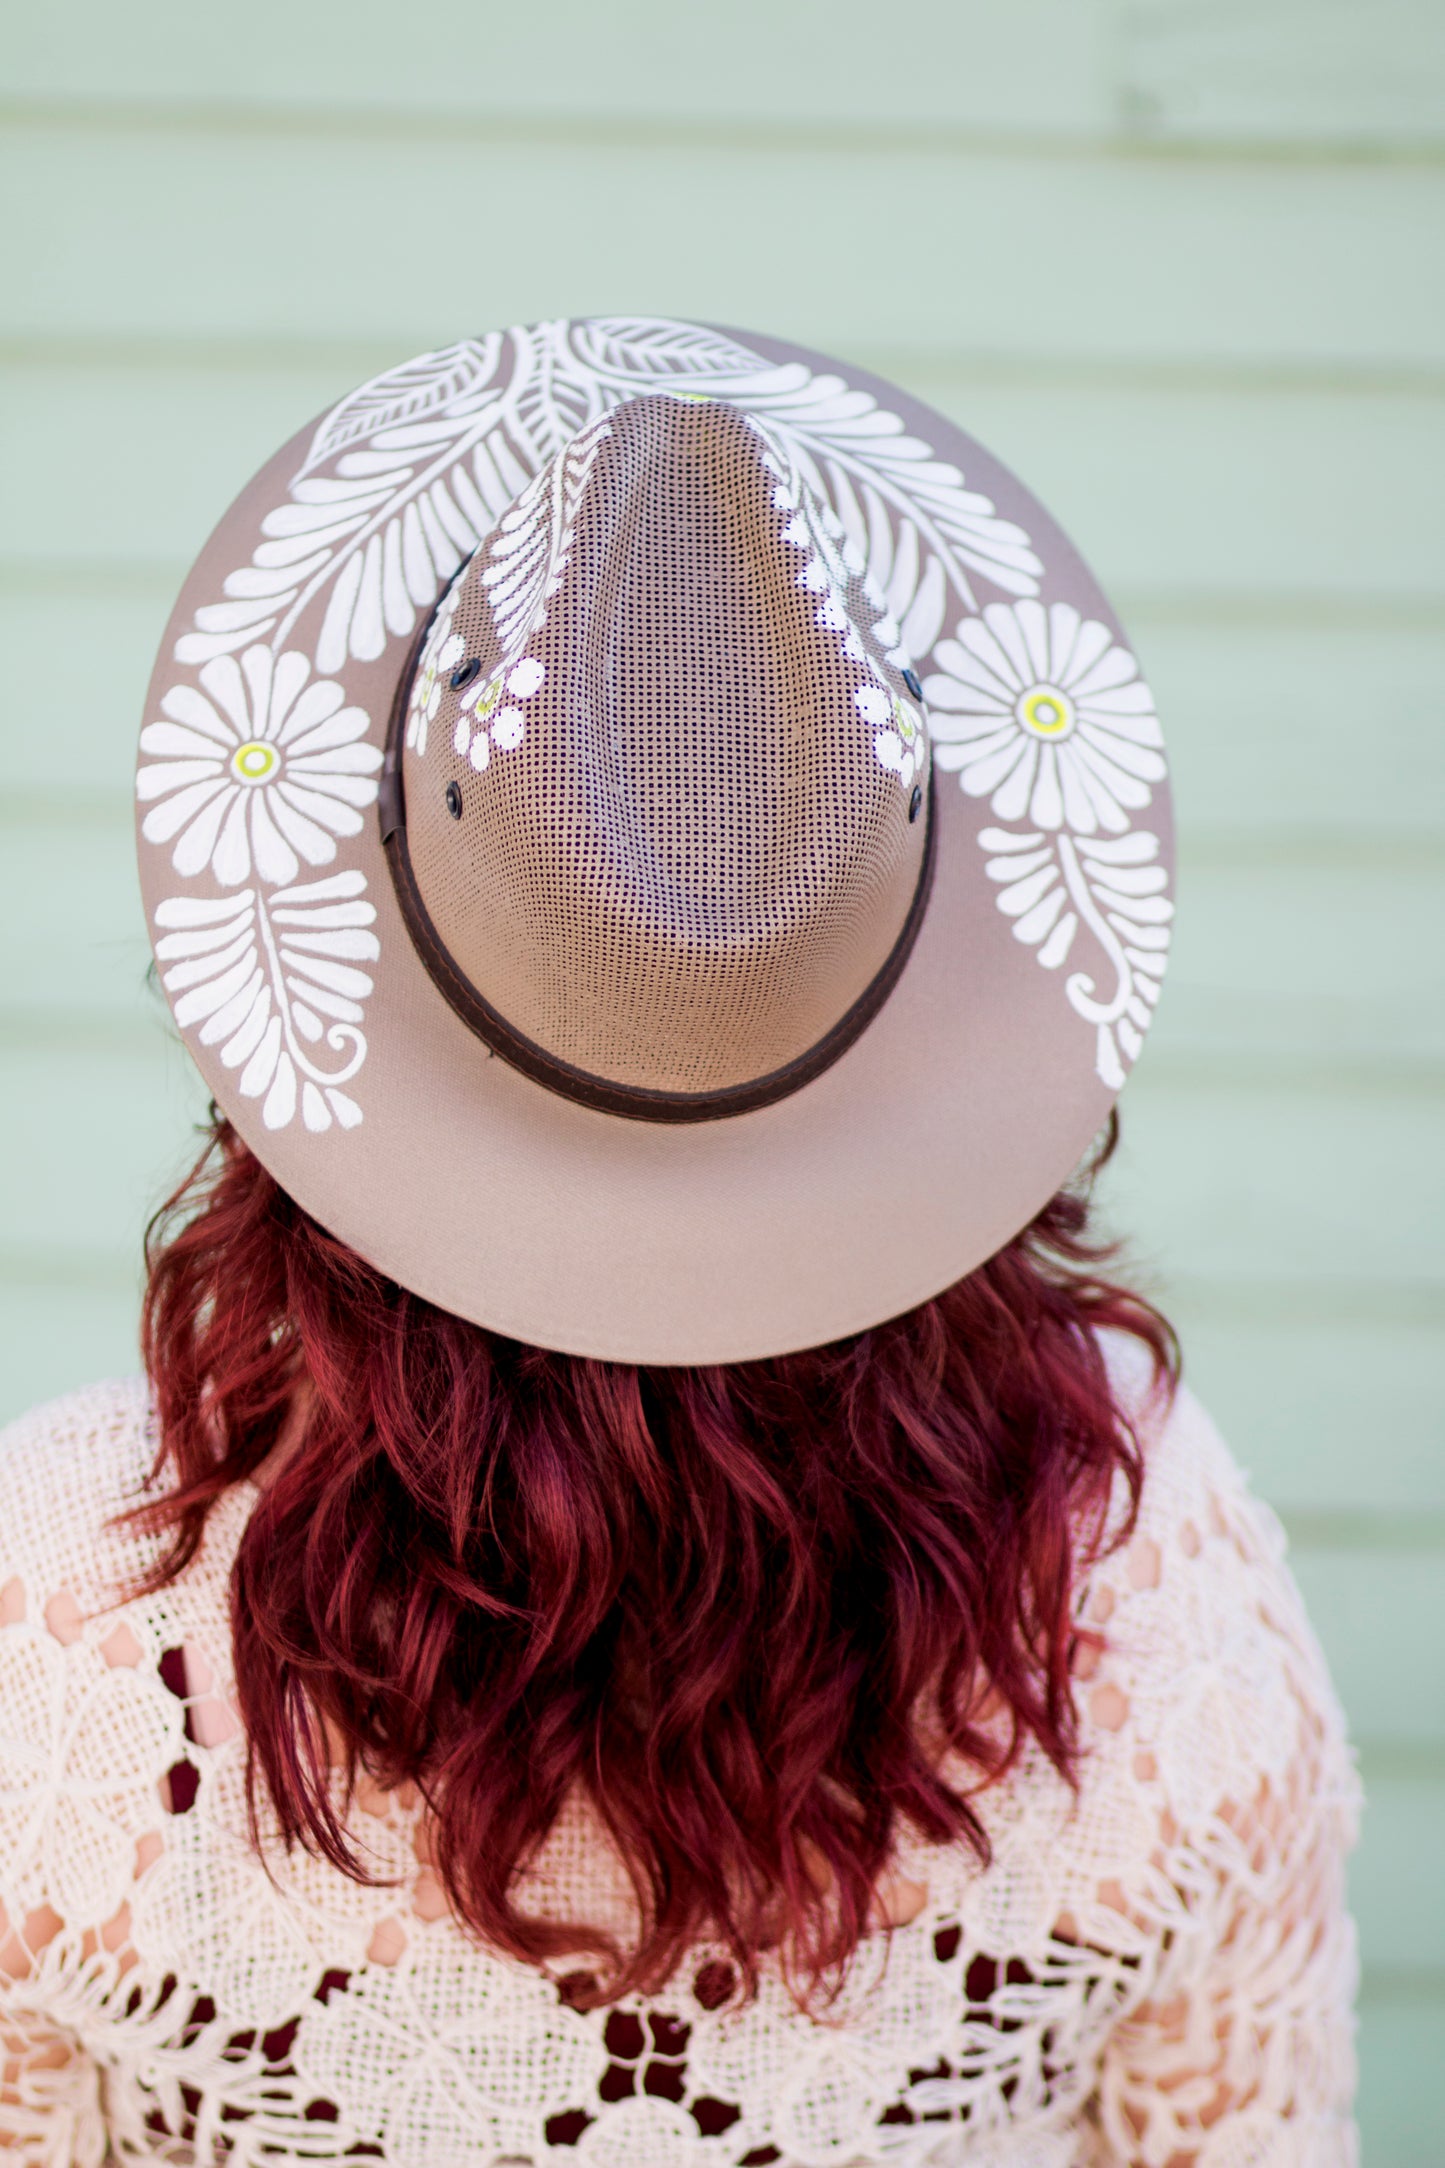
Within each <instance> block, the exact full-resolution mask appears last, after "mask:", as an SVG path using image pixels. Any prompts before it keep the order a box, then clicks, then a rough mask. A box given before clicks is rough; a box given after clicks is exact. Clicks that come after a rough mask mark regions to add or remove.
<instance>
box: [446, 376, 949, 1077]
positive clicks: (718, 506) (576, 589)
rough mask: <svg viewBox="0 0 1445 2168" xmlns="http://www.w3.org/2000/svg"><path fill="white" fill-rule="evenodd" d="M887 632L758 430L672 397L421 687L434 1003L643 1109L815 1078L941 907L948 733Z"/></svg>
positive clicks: (456, 625)
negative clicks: (935, 828) (767, 1082)
mask: <svg viewBox="0 0 1445 2168" xmlns="http://www.w3.org/2000/svg"><path fill="white" fill-rule="evenodd" d="M882 616H883V604H882V600H881V597H878V596H877V595H876V591H875V594H874V596H873V598H872V599H871V600H870V596H869V593H868V590H867V588H866V586H865V583H864V580H863V577H862V566H861V562H860V561H859V560H858V559H857V558H856V557H855V556H853V554H852V553H851V552H850V551H849V550H848V548H847V545H846V543H845V542H844V540H843V536H842V530H841V527H840V526H839V524H838V522H837V520H836V518H835V517H834V516H833V515H832V514H831V513H830V512H826V511H825V510H824V508H823V506H822V504H821V503H820V501H819V500H818V498H817V497H816V496H815V495H814V493H813V492H812V491H811V490H810V489H809V487H808V485H807V483H806V481H805V480H804V478H803V477H802V476H801V475H800V474H799V473H798V472H797V471H796V469H795V468H794V467H793V465H792V463H791V461H790V459H789V456H788V453H787V451H786V449H785V447H784V445H783V444H782V442H781V441H780V440H778V439H775V438H773V437H772V436H771V435H770V433H769V432H767V431H766V429H765V428H764V427H763V426H762V425H761V424H759V422H758V421H757V420H756V419H754V418H753V417H750V416H749V415H747V414H745V413H743V412H742V411H741V410H740V409H739V408H737V407H735V406H732V405H730V404H728V403H726V402H724V401H721V400H712V399H709V400H696V399H691V400H684V399H679V398H675V397H672V396H670V395H666V394H663V395H654V396H648V397H642V398H637V399H633V400H630V401H627V402H625V403H624V404H623V405H621V406H619V407H616V408H614V409H613V410H612V411H611V413H610V414H608V415H607V416H606V417H605V419H603V420H601V421H597V422H594V423H592V424H591V425H589V426H588V427H587V428H585V429H584V430H582V431H581V432H580V433H579V434H578V435H577V436H576V437H575V438H574V439H573V440H572V442H571V443H570V444H568V445H567V446H566V447H564V449H563V450H562V451H561V452H560V453H559V454H558V455H557V456H556V458H555V459H554V460H553V461H552V462H551V463H550V464H549V465H548V466H547V467H545V468H543V469H542V470H541V472H540V473H539V474H538V475H537V476H536V478H535V479H534V481H533V482H532V483H531V484H530V485H529V487H528V489H527V490H526V491H525V492H524V493H523V495H522V497H521V498H520V499H519V500H518V502H517V504H516V505H515V506H514V507H513V508H512V510H511V511H510V512H509V513H508V514H507V515H506V516H505V518H504V519H503V521H502V523H501V524H500V526H499V527H498V528H496V529H495V530H494V531H493V533H492V534H491V535H489V536H488V537H487V538H486V539H485V540H484V541H483V543H482V545H481V546H480V548H479V549H478V550H477V551H476V552H475V554H474V556H473V557H472V558H471V559H470V560H469V562H468V563H467V565H466V566H465V567H464V568H463V570H462V572H461V573H460V574H459V575H458V578H457V580H456V582H455V583H454V585H453V588H452V589H451V590H450V592H449V593H448V595H447V596H446V597H444V598H443V601H442V604H441V605H440V607H439V610H438V613H437V617H436V619H435V620H434V622H433V625H432V627H431V630H430V632H429V635H428V637H427V639H426V641H425V642H424V643H423V646H422V649H421V653H420V656H419V659H418V663H417V666H416V669H415V672H414V674H413V677H412V680H411V683H410V687H409V691H408V699H407V706H406V710H405V717H404V727H405V741H406V742H405V749H404V753H403V776H404V784H405V805H406V841H407V850H408V854H409V858H410V865H411V870H412V876H413V878H414V884H415V891H416V894H417V895H418V896H419V898H420V902H421V904H422V906H423V907H424V917H425V919H426V920H427V921H429V923H430V932H429V934H428V937H427V938H428V941H430V940H431V938H432V936H433V935H434V945H439V946H440V948H441V950H442V951H444V959H445V961H444V968H443V969H442V970H441V971H440V972H439V971H438V969H437V966H436V964H435V962H434V961H433V962H432V963H431V967H432V968H433V973H434V976H437V977H438V983H440V984H443V985H444V987H445V986H446V984H447V981H448V979H449V978H451V977H453V976H456V975H459V977H460V979H461V980H462V981H463V982H464V985H465V988H469V989H470V990H471V991H472V993H474V995H475V996H476V997H478V1002H479V1004H480V1006H481V1007H482V1008H483V1009H484V1010H485V1011H486V1012H488V1013H490V1014H492V1015H494V1016H495V1017H498V1018H500V1019H502V1020H503V1021H504V1024H505V1026H506V1028H507V1030H508V1032H509V1033H510V1034H511V1035H513V1036H514V1037H515V1038H516V1039H518V1040H520V1041H522V1042H524V1043H525V1044H527V1045H528V1046H530V1047H532V1048H535V1049H538V1050H540V1054H541V1055H542V1056H543V1057H544V1058H545V1059H546V1060H548V1061H551V1062H555V1063H556V1064H558V1065H560V1066H561V1067H562V1068H563V1069H565V1070H566V1071H570V1072H576V1073H578V1074H579V1075H580V1076H582V1077H584V1078H591V1079H596V1080H598V1081H599V1082H600V1083H601V1084H602V1085H604V1086H607V1087H616V1088H618V1089H620V1090H622V1091H633V1092H638V1093H655V1094H662V1095H678V1096H685V1097H690V1096H696V1095H708V1094H717V1093H724V1094H725V1093H728V1092H733V1091H737V1090H740V1089H746V1088H747V1087H750V1086H754V1085H756V1084H757V1083H758V1081H759V1080H760V1079H764V1078H768V1077H770V1076H773V1075H775V1074H776V1073H777V1072H779V1071H783V1070H786V1069H788V1068H789V1067H790V1065H794V1064H798V1063H800V1062H805V1061H806V1060H807V1059H808V1057H809V1056H810V1054H811V1053H812V1052H813V1050H815V1049H817V1048H818V1047H819V1046H820V1045H822V1044H823V1043H824V1042H828V1041H829V1038H830V1034H831V1035H835V1036H836V1035H837V1034H838V1033H839V1031H840V1029H842V1028H843V1027H844V1026H845V1024H846V1021H847V1019H848V1018H849V1017H850V1015H852V1014H853V1013H854V1012H856V1011H858V1009H859V1005H860V1003H864V1002H866V1000H867V998H868V996H869V990H870V988H873V987H875V985H876V984H877V983H878V982H879V979H880V974H884V973H886V971H887V969H888V967H889V964H890V959H892V958H894V957H895V956H896V954H897V952H898V950H899V946H900V942H901V941H903V940H904V937H905V935H906V933H907V929H908V928H909V927H910V925H911V924H913V923H916V917H917V910H918V907H919V903H920V892H921V884H922V882H923V877H924V871H925V864H926V841H927V835H928V828H929V823H928V819H927V789H926V785H927V772H926V770H927V742H926V740H927V733H926V729H925V727H924V724H923V719H922V716H921V713H920V711H919V709H918V707H917V706H916V704H915V703H914V702H913V701H912V700H911V699H910V696H909V693H908V690H907V687H906V686H905V684H904V682H903V679H902V676H901V665H902V660H903V658H902V657H901V656H900V655H899V654H898V653H897V651H896V650H894V651H893V655H892V659H891V660H890V654H889V650H887V649H886V648H885V647H884V645H883V644H882V642H881V641H880V639H879V637H878V633H877V631H876V629H875V628H876V627H877V625H878V621H879V619H880V618H882ZM883 629H884V630H885V631H887V632H889V633H892V634H893V637H895V638H896V630H895V628H893V627H891V626H889V625H887V623H886V620H885V623H884V628H883ZM413 934H414V937H415V936H416V928H415V926H413ZM418 946H419V947H421V948H422V951H423V954H424V955H426V953H427V947H426V945H425V944H424V942H423V941H422V940H421V939H419V940H418ZM880 998H881V996H880ZM455 1005H457V1006H460V1007H461V1008H462V1013H463V1014H467V1013H468V1011H467V1007H466V1005H465V1002H464V1001H458V1002H456V1003H455ZM469 1020H470V1019H469ZM478 1028H480V1027H478ZM484 1035H486V1034H485V1031H484ZM563 1088H565V1087H563Z"/></svg>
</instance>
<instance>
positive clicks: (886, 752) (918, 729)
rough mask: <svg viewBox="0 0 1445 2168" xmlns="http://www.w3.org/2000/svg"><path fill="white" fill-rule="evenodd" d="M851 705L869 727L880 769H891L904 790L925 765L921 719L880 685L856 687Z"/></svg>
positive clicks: (906, 704) (906, 703)
mask: <svg viewBox="0 0 1445 2168" xmlns="http://www.w3.org/2000/svg"><path fill="white" fill-rule="evenodd" d="M853 702H854V705H855V706H856V708H857V710H858V713H859V714H860V715H861V716H862V717H863V720H864V721H865V722H867V723H871V724H872V725H873V728H874V731H875V733H876V735H875V736H874V739H873V750H874V752H875V753H876V754H877V756H878V762H879V765H880V767H884V768H889V769H891V770H892V771H893V773H894V774H895V775H896V776H897V777H898V779H899V781H900V782H901V783H902V785H903V787H904V789H905V790H907V789H908V788H909V786H910V785H911V783H912V781H913V778H914V776H915V775H921V774H922V773H923V771H924V769H925V768H926V767H927V765H928V733H927V731H926V730H925V729H924V727H923V717H922V716H921V715H920V714H919V712H918V710H917V708H915V707H914V706H913V705H912V703H911V702H910V701H907V700H903V699H900V698H899V696H898V694H897V693H895V692H893V691H891V690H890V689H888V688H887V687H885V686H882V685H860V686H859V687H858V689H857V691H856V692H855V693H854V695H853Z"/></svg>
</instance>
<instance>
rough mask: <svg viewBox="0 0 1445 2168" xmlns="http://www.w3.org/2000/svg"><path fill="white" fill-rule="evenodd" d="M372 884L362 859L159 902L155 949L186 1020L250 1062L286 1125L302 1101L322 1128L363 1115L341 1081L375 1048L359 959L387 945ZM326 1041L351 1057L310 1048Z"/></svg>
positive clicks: (244, 1081)
mask: <svg viewBox="0 0 1445 2168" xmlns="http://www.w3.org/2000/svg"><path fill="white" fill-rule="evenodd" d="M365 889H366V876H365V874H364V873H358V872H355V871H352V872H348V873H334V874H332V875H331V876H330V878H329V879H327V880H324V881H306V882H303V883H302V884H301V886H299V887H296V888H282V889H277V890H275V891H273V892H272V893H271V894H269V895H267V894H264V893H261V892H258V891H257V890H256V889H253V888H243V889H242V890H241V891H240V893H239V894H238V895H232V896H220V897H216V896H170V897H167V898H166V900H165V901H164V902H162V903H159V904H157V906H156V911H155V921H156V925H157V927H158V928H162V929H164V931H163V932H161V933H160V935H159V937H158V938H157V941H156V958H157V961H158V962H159V963H160V964H161V965H162V966H163V967H164V968H163V972H162V978H163V983H164V985H165V989H166V992H167V993H168V994H169V995H170V997H171V1005H172V1008H173V1009H174V1011H175V1018H176V1022H177V1024H178V1025H179V1026H180V1028H181V1029H182V1030H183V1031H185V1030H188V1029H190V1027H191V1026H192V1025H197V1024H198V1025H199V1026H200V1030H199V1032H198V1033H197V1036H198V1038H199V1039H200V1042H201V1044H202V1046H218V1047H219V1049H220V1058H221V1061H222V1062H223V1063H224V1065H225V1067H226V1068H228V1069H239V1070H240V1072H241V1074H240V1077H239V1080H238V1083H237V1089H238V1090H239V1092H240V1093H241V1096H242V1097H243V1098H246V1099H260V1100H261V1101H262V1102H263V1104H262V1108H261V1118H262V1120H263V1121H264V1122H265V1124H266V1127H267V1128H268V1129H284V1128H286V1126H287V1125H288V1123H290V1122H291V1120H292V1119H293V1118H294V1116H295V1114H296V1111H297V1107H298V1105H299V1107H300V1112H301V1119H302V1120H303V1122H304V1123H305V1124H306V1127H307V1128H308V1129H310V1130H314V1131H320V1130H324V1129H329V1128H330V1127H331V1125H332V1123H333V1121H335V1122H336V1123H338V1124H339V1125H340V1127H341V1128H343V1129H354V1128H355V1127H356V1126H357V1124H358V1123H359V1122H360V1120H361V1109H360V1107H359V1106H358V1105H357V1104H356V1102H355V1100H354V1099H352V1098H350V1097H349V1095H348V1094H347V1093H346V1092H344V1091H342V1090H341V1088H340V1087H341V1086H342V1085H343V1084H346V1083H349V1081H350V1080H351V1078H352V1077H353V1076H355V1074H356V1072H357V1070H358V1069H359V1068H360V1067H361V1064H362V1063H363V1061H364V1060H365V1059H366V1040H365V1038H364V1037H363V1035H362V1033H361V1030H360V1028H359V1027H360V1025H361V1024H362V1023H363V1021H364V1020H365V1011H364V1010H363V1008H362V1006H361V1004H362V1002H363V1001H364V1000H365V998H366V996H367V995H368V994H369V993H370V992H371V991H372V980H371V974H370V973H369V972H367V971H363V970H362V969H361V968H360V966H361V965H363V964H369V963H375V962H376V960H377V958H378V957H379V955H380V954H381V947H380V943H379V942H378V941H377V938H376V935H375V934H374V933H373V932H372V931H371V930H370V929H371V927H372V925H373V924H374V923H375V920H376V908H375V906H374V905H373V904H370V903H367V902H366V901H365V900H364V894H365ZM323 1041H324V1043H325V1045H326V1046H327V1047H329V1048H330V1049H331V1051H332V1053H333V1054H337V1055H341V1056H343V1057H344V1059H343V1060H342V1063H341V1065H340V1067H338V1068H331V1069H326V1068H323V1067H321V1066H320V1064H319V1062H318V1061H317V1059H316V1056H315V1053H314V1052H308V1051H307V1048H308V1046H309V1047H311V1048H313V1049H314V1048H316V1047H318V1046H320V1045H321V1044H322V1042H323Z"/></svg>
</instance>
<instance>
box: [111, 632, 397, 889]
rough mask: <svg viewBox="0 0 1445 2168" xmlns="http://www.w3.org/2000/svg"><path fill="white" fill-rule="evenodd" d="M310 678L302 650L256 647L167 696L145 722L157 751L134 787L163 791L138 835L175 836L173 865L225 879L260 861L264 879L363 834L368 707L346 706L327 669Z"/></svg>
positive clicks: (371, 757)
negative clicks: (156, 717)
mask: <svg viewBox="0 0 1445 2168" xmlns="http://www.w3.org/2000/svg"><path fill="white" fill-rule="evenodd" d="M310 676H311V665H310V663H309V662H308V660H307V658H306V657H305V656H304V655H301V654H297V653H295V652H294V651H293V652H290V653H287V654H284V655H280V656H276V655H273V654H272V652H271V650H270V648H269V647H248V648H247V649H246V651H245V653H244V654H243V655H242V656H241V658H240V661H239V662H238V661H237V660H236V657H235V656H234V655H217V656H215V657H214V658H213V659H212V660H211V661H210V662H208V663H207V664H206V665H205V666H204V668H203V669H202V671H201V674H200V682H201V687H202V688H203V689H202V690H200V691H197V689H196V687H195V686H193V685H173V686H172V687H171V689H170V691H169V692H168V693H167V694H166V696H165V698H164V699H163V700H162V702H161V713H162V714H163V715H164V716H165V717H166V720H165V721H164V722H159V723H148V724H147V725H146V727H145V729H144V730H143V731H142V732H141V741H140V742H141V750H142V752H145V753H150V754H154V755H155V756H156V758H155V760H154V762H153V763H152V764H151V765H148V766H146V767H143V768H141V769H140V770H139V772H138V773H137V776H136V791H137V793H138V795H139V797H140V798H141V800H142V801H143V802H145V803H150V801H152V800H154V801H155V802H154V803H153V804H151V810H150V811H149V812H148V813H147V815H146V817H145V820H144V822H143V824H142V833H143V834H144V836H145V838H146V840H147V842H149V843H170V842H171V841H172V840H174V842H175V849H174V851H173V852H172V853H171V863H172V864H173V865H174V867H175V869H176V871H177V873H180V874H185V875H194V874H198V873H201V872H202V871H204V870H205V869H206V868H207V867H209V868H210V870H211V872H212V873H213V874H214V875H215V877H216V879H217V880H218V881H219V882H220V883H221V884H222V886H223V887H228V888H229V887H234V886H235V885H236V884H237V883H238V882H241V881H244V880H247V879H249V877H250V875H251V871H252V868H253V867H254V869H255V871H256V873H257V874H258V875H259V876H260V878H261V879H262V880H263V881H271V882H286V881H294V880H295V878H296V875H297V873H298V872H299V871H300V868H301V862H302V860H303V859H304V860H305V862H306V864H307V865H309V866H325V865H329V864H330V863H331V861H332V860H333V859H334V858H335V856H336V838H337V837H338V836H354V835H358V834H359V833H360V831H361V811H362V808H363V807H365V806H369V805H371V804H372V803H373V802H374V800H375V798H376V780H375V779H376V771H377V769H378V768H379V767H380V766H381V753H380V751H379V750H378V749H377V747H376V746H374V745H367V744H365V743H364V742H363V741H364V739H365V737H366V733H367V731H368V730H369V729H370V727H371V725H370V720H369V718H368V716H367V714H366V712H365V710H364V709H362V708H349V707H346V706H344V705H343V702H344V701H345V698H346V695H345V692H344V691H343V689H342V687H341V686H340V685H338V684H336V683H334V682H333V681H332V680H331V679H329V678H317V679H315V680H314V681H313V682H311V683H309V684H308V682H307V680H308V679H309V678H310Z"/></svg>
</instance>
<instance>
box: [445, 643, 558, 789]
mask: <svg viewBox="0 0 1445 2168" xmlns="http://www.w3.org/2000/svg"><path fill="white" fill-rule="evenodd" d="M546 675H547V666H546V664H545V663H542V662H539V661H538V660H537V658H536V656H535V655H524V656H523V657H522V658H521V660H520V662H514V663H513V664H512V667H511V669H510V670H508V669H505V668H503V669H501V670H497V671H495V672H494V673H493V675H492V676H491V677H489V678H488V679H487V680H486V682H485V684H484V683H483V682H482V681H481V680H480V679H478V681H477V683H476V684H475V685H474V686H469V687H468V688H467V690H466V691H465V692H464V693H463V694H462V699H461V709H460V712H459V714H458V716H457V726H456V729H455V731H454V732H453V733H452V744H453V746H454V747H455V749H456V750H457V752H459V753H462V754H464V755H465V757H466V758H467V759H468V760H469V761H470V762H471V764H472V766H473V767H474V768H475V769H476V770H477V771H478V773H480V772H481V770H482V769H483V768H485V767H486V765H487V762H488V761H489V760H490V759H491V757H492V748H493V747H494V746H495V748H496V749H497V751H498V752H499V753H514V752H515V751H516V749H517V747H518V746H519V745H520V744H521V742H522V740H523V738H524V737H525V736H526V734H527V718H526V716H525V715H524V714H523V713H522V710H521V708H520V707H519V706H518V705H517V703H518V702H519V701H522V700H530V699H531V697H532V695H533V693H535V692H536V691H537V690H538V688H539V687H540V685H541V683H542V680H543V678H544V677H545V676H546ZM504 697H505V699H506V704H505V706H504V705H503V704H502V703H503V700H504Z"/></svg>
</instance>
